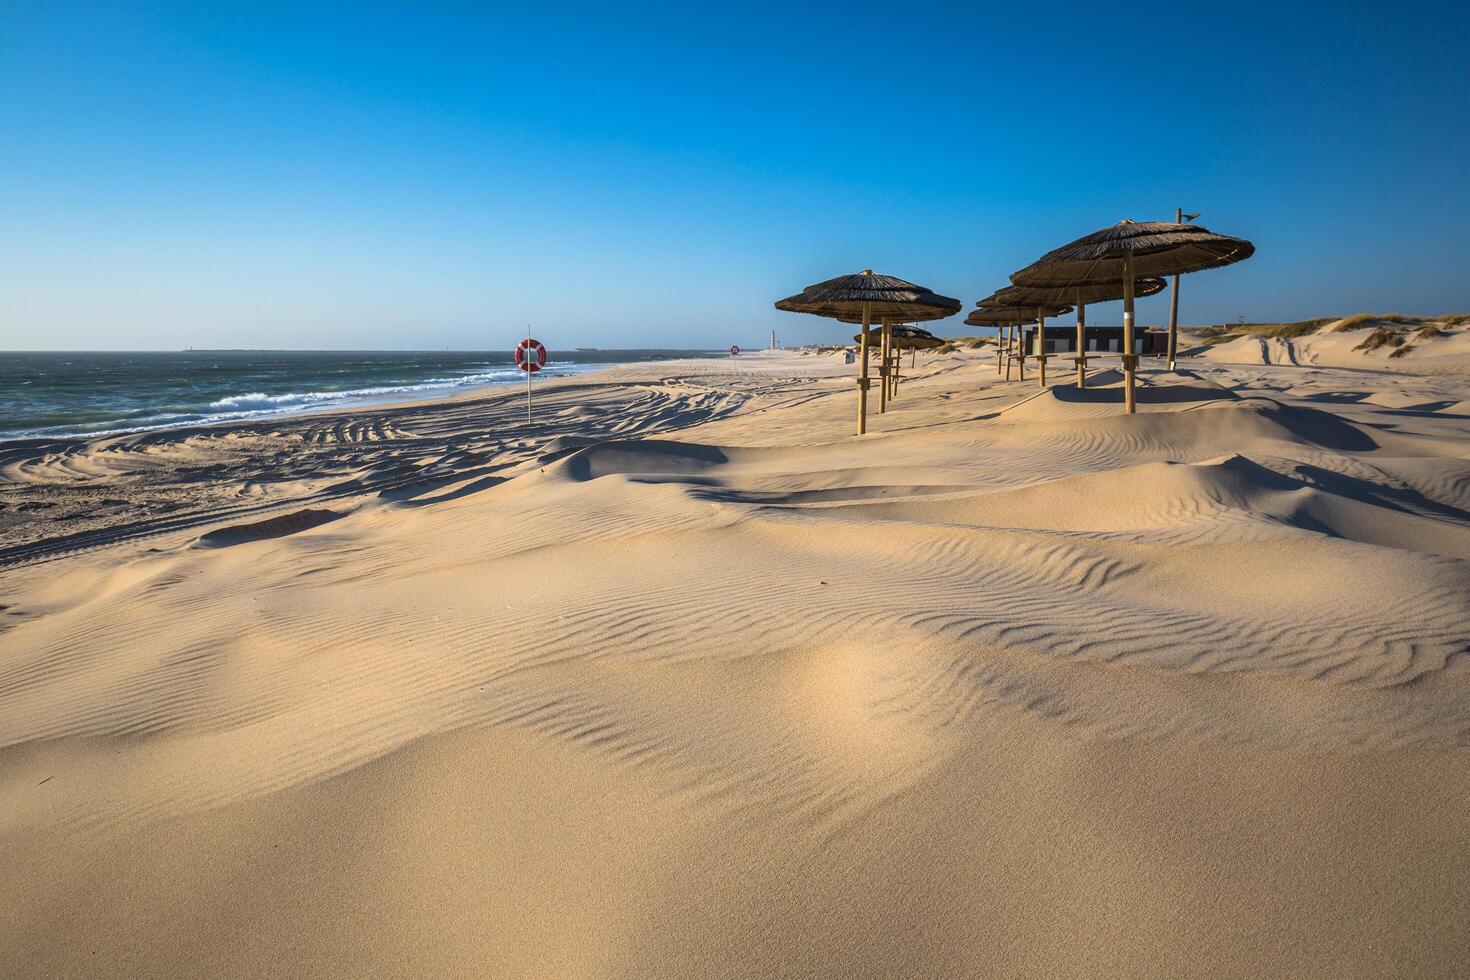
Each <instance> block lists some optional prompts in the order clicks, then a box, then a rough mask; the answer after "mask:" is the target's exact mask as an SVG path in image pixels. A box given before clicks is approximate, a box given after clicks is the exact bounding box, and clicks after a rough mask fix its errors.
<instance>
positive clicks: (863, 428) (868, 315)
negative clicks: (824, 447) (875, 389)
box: [857, 303, 872, 435]
mask: <svg viewBox="0 0 1470 980" xmlns="http://www.w3.org/2000/svg"><path fill="white" fill-rule="evenodd" d="M871 323H872V307H871V306H870V305H869V304H868V303H864V304H863V332H862V334H861V335H859V339H858V383H857V385H858V435H864V434H866V433H867V431H868V326H869V325H870V324H871Z"/></svg>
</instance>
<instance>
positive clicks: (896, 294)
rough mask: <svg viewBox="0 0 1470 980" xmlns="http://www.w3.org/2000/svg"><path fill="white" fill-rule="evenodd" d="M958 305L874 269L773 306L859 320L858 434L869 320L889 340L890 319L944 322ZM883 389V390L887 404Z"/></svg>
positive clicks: (862, 427)
mask: <svg viewBox="0 0 1470 980" xmlns="http://www.w3.org/2000/svg"><path fill="white" fill-rule="evenodd" d="M961 306H962V304H961V303H960V301H959V300H957V299H952V298H950V297H948V296H940V295H939V294H938V293H935V292H933V291H932V290H929V289H926V288H924V287H923V286H916V285H915V284H913V283H911V282H907V281H906V280H903V279H897V278H895V277H893V276H880V275H877V274H876V273H874V272H873V270H872V269H864V270H863V271H862V272H860V273H857V274H856V275H849V276H838V277H837V278H835V279H828V280H826V281H825V282H819V283H817V284H815V285H812V286H808V287H807V288H806V289H804V290H802V291H801V292H800V293H797V294H796V295H795V296H788V297H787V298H786V299H783V300H778V301H777V302H776V309H778V310H786V311H788V312H791V313H812V314H815V315H817V316H829V317H833V318H841V317H843V316H848V317H855V318H859V321H860V322H861V323H862V326H863V330H862V333H861V334H859V335H858V347H859V352H858V365H859V367H858V371H859V374H858V383H857V384H858V435H862V434H863V433H865V432H867V431H868V342H869V338H868V328H869V326H870V325H871V324H872V322H873V318H874V317H877V318H878V319H879V320H880V321H881V322H882V323H883V326H884V330H883V335H884V337H887V336H888V335H889V330H888V327H889V325H890V324H891V323H893V322H894V321H900V322H902V321H906V320H942V319H944V318H945V317H948V316H953V315H954V314H956V313H958V312H959V311H960V307H961ZM886 391H887V389H886V386H885V389H884V392H885V394H884V397H885V400H886V397H887V396H886Z"/></svg>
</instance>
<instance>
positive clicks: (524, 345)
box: [516, 337, 546, 373]
mask: <svg viewBox="0 0 1470 980" xmlns="http://www.w3.org/2000/svg"><path fill="white" fill-rule="evenodd" d="M545 366H546V345H545V344H543V343H541V341H539V340H532V339H531V338H530V337H527V338H526V339H525V340H523V341H521V342H520V343H519V344H516V367H518V368H520V369H521V370H522V371H525V372H527V373H530V372H532V371H539V370H541V369H542V368H544V367H545Z"/></svg>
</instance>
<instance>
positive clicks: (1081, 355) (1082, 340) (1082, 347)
mask: <svg viewBox="0 0 1470 980" xmlns="http://www.w3.org/2000/svg"><path fill="white" fill-rule="evenodd" d="M1077 387H1078V388H1079V389H1080V388H1086V387H1087V307H1085V306H1083V305H1082V288H1081V287H1080V286H1079V287H1078V289H1077Z"/></svg>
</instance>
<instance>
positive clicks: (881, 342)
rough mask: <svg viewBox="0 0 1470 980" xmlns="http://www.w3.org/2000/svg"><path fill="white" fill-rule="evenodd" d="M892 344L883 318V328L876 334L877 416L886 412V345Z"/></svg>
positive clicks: (891, 333) (886, 323) (890, 330)
mask: <svg viewBox="0 0 1470 980" xmlns="http://www.w3.org/2000/svg"><path fill="white" fill-rule="evenodd" d="M892 342H893V327H892V325H890V324H889V322H888V318H887V317H886V316H885V317H884V318H883V327H882V330H881V332H880V333H879V334H878V385H879V387H878V414H879V415H882V414H883V413H884V412H886V411H888V345H889V344H890V343H892Z"/></svg>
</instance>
